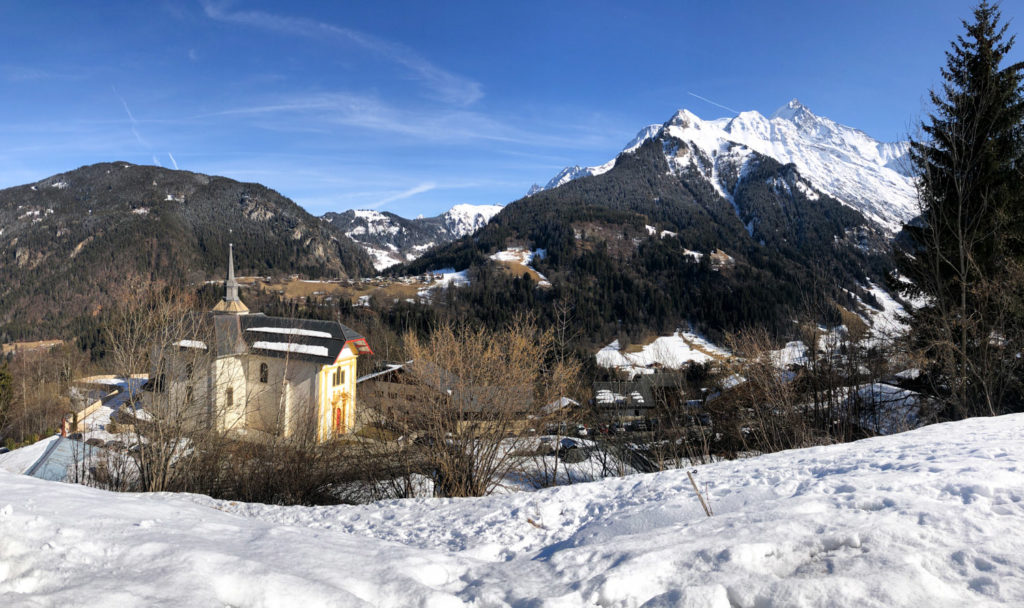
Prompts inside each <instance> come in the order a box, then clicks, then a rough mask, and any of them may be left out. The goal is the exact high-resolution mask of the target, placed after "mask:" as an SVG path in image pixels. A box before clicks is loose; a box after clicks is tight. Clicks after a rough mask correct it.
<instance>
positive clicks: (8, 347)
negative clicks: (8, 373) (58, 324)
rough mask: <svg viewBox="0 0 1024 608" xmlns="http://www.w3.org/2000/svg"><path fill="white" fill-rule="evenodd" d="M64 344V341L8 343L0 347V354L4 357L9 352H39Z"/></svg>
mask: <svg viewBox="0 0 1024 608" xmlns="http://www.w3.org/2000/svg"><path fill="white" fill-rule="evenodd" d="M61 344H64V340H36V341H35V342H10V343H8V344H4V345H2V346H0V353H2V354H4V355H6V354H7V353H9V352H11V351H15V350H18V351H27V350H39V349H41V348H53V347H55V346H60V345H61Z"/></svg>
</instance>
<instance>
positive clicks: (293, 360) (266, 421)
mask: <svg viewBox="0 0 1024 608" xmlns="http://www.w3.org/2000/svg"><path fill="white" fill-rule="evenodd" d="M238 288H239V284H238V281H237V280H236V279H235V271H234V253H233V248H232V249H229V254H228V279H227V282H226V294H225V297H224V299H223V300H222V301H221V302H219V303H218V304H217V305H216V306H215V307H214V309H213V311H212V312H211V313H209V314H208V315H206V316H205V317H204V319H203V320H202V323H197V324H196V325H197V326H201V327H202V330H201V331H194V332H189V335H187V336H183V337H182V339H179V340H177V341H176V342H175V343H174V345H173V346H174V347H173V348H170V349H167V350H169V351H170V352H161V353H160V354H159V355H158V356H154V357H152V359H153V362H154V363H153V364H154V367H155V369H154V370H153V376H152V377H153V379H154V381H153V382H151V383H150V387H149V391H148V392H149V398H150V399H152V400H157V401H159V400H163V401H165V402H169V403H180V404H185V405H187V406H189V407H190V408H191V410H192V411H194V412H195V413H196V418H201V419H203V420H204V423H205V424H207V425H212V426H215V427H216V428H218V429H219V430H222V431H239V432H241V433H243V434H251V435H255V436H257V437H258V436H260V435H262V434H266V435H272V436H280V437H294V438H301V439H314V440H315V441H327V440H329V439H332V438H335V437H338V436H340V435H344V434H346V433H350V432H352V430H353V429H354V427H355V426H356V360H357V359H358V357H359V356H360V355H366V354H372V351H371V350H370V347H369V345H368V344H367V342H366V338H364V337H363V336H361V335H359V333H357V332H356V331H354V330H352V329H351V328H349V327H346V326H345V325H342V324H341V323H337V322H334V321H318V320H312V319H291V318H286V317H268V316H266V315H264V314H262V313H250V312H249V309H248V307H246V305H245V304H244V303H243V302H242V301H241V299H240V298H239V297H238ZM154 409H156V408H154Z"/></svg>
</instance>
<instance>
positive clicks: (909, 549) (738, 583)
mask: <svg viewBox="0 0 1024 608" xmlns="http://www.w3.org/2000/svg"><path fill="white" fill-rule="evenodd" d="M1022 463H1024V415H1014V416H1004V417H1000V418H990V419H974V420H968V421H965V422H959V423H951V424H943V425H935V426H931V427H927V428H923V429H920V430H917V431H912V432H908V433H905V434H902V435H895V436H891V437H883V438H877V439H871V440H866V441H860V442H857V443H853V444H847V445H839V446H829V447H820V448H812V449H806V450H795V451H791V452H785V453H780V454H774V455H769V456H764V457H760V458H755V459H748V460H743V461H732V462H722V463H718V464H714V465H708V466H702V467H699V468H698V469H697V473H696V479H697V481H698V483H699V484H701V485H702V486H703V484H707V486H708V489H709V491H710V496H711V506H712V509H713V510H714V516H713V517H710V518H709V517H706V516H705V514H704V512H703V511H702V509H701V506H700V504H699V502H698V501H697V498H696V495H695V494H694V491H693V489H692V487H691V486H690V483H689V480H688V479H687V477H686V474H685V472H684V471H671V472H665V473H659V474H650V475H634V476H631V477H626V478H621V479H614V480H606V481H602V482H595V483H588V484H579V485H575V486H569V487H561V488H555V489H551V490H545V491H539V492H529V493H527V492H523V493H518V494H512V495H505V496H494V497H489V498H483V499H461V500H429V499H422V500H407V501H391V502H384V503H377V504H373V505H365V506H358V507H323V508H303V507H271V506H264V505H246V504H236V503H225V502H219V501H214V500H211V499H208V498H205V497H201V496H192V495H174V494H164V495H125V494H112V493H107V492H102V491H98V490H94V489H89V488H84V487H79V486H73V485H66V484H61V483H55V482H46V481H41V480H37V479H33V478H29V477H23V476H17V475H12V474H10V473H7V472H3V471H0V606H8V605H11V606H54V605H90V606H152V605H163V606H222V605H231V606H361V605H370V606H461V605H465V604H469V605H475V606H509V605H513V606H531V607H540V606H648V607H654V606H700V607H707V606H710V607H718V606H721V607H723V608H724V607H728V606H757V607H768V606H967V605H970V606H976V605H988V604H1016V605H1024V464H1022Z"/></svg>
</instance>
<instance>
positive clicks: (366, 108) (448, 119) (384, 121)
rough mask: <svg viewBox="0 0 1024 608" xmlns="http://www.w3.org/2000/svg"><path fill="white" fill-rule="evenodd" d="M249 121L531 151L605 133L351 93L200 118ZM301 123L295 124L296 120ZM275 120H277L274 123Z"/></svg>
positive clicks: (275, 101) (585, 141)
mask: <svg viewBox="0 0 1024 608" xmlns="http://www.w3.org/2000/svg"><path fill="white" fill-rule="evenodd" d="M211 116H217V117H223V116H239V117H243V116H249V117H252V118H254V119H255V118H258V119H259V120H260V125H259V126H261V127H263V128H268V129H274V130H284V131H301V132H307V131H309V130H310V129H315V130H319V131H322V130H324V129H325V128H326V127H330V126H345V127H356V128H362V129H369V130H373V131H383V132H387V133H394V134H399V135H406V136H409V137H415V138H419V139H424V140H428V141H433V142H461V141H481V140H482V141H495V142H502V143H515V144H524V145H529V146H531V147H538V146H541V147H559V148H576V147H579V146H581V145H589V144H596V145H603V144H605V143H607V142H605V139H606V135H607V134H606V133H605V132H604V131H603V130H600V131H592V132H573V133H571V134H564V135H563V134H560V133H565V129H566V127H565V125H559V128H558V129H556V130H553V131H552V132H546V131H543V130H530V129H523V128H520V127H517V126H515V125H514V124H513V123H512V121H510V120H509V119H508V117H505V119H503V120H495V119H493V118H491V117H489V116H487V115H485V114H482V113H480V112H474V111H471V110H464V109H454V110H437V109H434V108H430V109H426V110H418V109H404V108H399V107H396V106H394V105H391V104H389V103H386V102H384V101H382V100H380V99H377V98H376V97H372V96H367V95H358V94H352V93H312V94H307V95H291V96H285V97H278V98H272V99H268V100H265V102H264V103H259V104H256V105H251V106H241V107H236V108H230V109H227V110H223V111H221V112H215V113H213V114H209V115H202V116H200V117H199V118H203V117H207V118H208V117H211ZM303 116H304V117H305V118H306V120H298V118H299V117H303ZM278 117H279V118H278Z"/></svg>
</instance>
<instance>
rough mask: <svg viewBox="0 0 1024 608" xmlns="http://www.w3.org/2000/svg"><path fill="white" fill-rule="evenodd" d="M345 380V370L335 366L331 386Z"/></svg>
mask: <svg viewBox="0 0 1024 608" xmlns="http://www.w3.org/2000/svg"><path fill="white" fill-rule="evenodd" d="M344 382H345V372H344V371H342V369H341V368H340V367H338V368H335V370H334V374H333V376H332V377H331V386H338V385H339V384H343V383H344Z"/></svg>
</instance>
